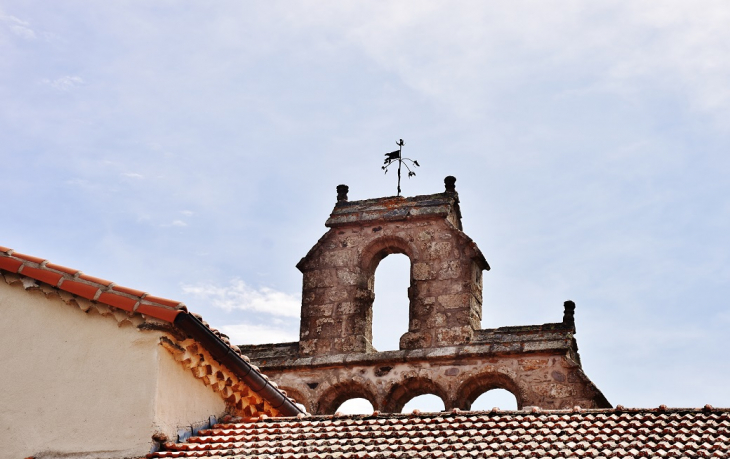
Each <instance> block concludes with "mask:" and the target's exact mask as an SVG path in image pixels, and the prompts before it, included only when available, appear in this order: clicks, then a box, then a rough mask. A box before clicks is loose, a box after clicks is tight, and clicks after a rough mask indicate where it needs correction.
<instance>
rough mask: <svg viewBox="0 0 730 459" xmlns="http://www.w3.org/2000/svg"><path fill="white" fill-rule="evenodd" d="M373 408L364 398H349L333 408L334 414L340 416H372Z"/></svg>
mask: <svg viewBox="0 0 730 459" xmlns="http://www.w3.org/2000/svg"><path fill="white" fill-rule="evenodd" d="M373 411H375V407H374V406H373V404H372V403H370V401H368V400H367V399H365V398H351V399H348V400H345V401H344V402H342V404H341V405H340V406H338V407H337V408H335V412H338V413H342V414H372V413H373Z"/></svg>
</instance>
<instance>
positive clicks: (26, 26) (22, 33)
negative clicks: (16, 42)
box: [0, 13, 36, 40]
mask: <svg viewBox="0 0 730 459" xmlns="http://www.w3.org/2000/svg"><path fill="white" fill-rule="evenodd" d="M0 21H2V22H4V23H6V24H8V28H9V29H10V30H11V31H12V32H13V33H14V34H15V35H17V36H19V37H21V38H25V39H28V40H32V39H34V38H36V34H35V32H34V31H33V29H31V28H30V23H28V22H26V21H23V20H21V19H18V18H16V17H15V16H9V15H4V14H2V13H0Z"/></svg>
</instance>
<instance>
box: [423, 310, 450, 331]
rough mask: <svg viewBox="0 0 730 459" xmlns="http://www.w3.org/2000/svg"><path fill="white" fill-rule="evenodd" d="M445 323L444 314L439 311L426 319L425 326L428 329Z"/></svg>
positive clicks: (439, 326)
mask: <svg viewBox="0 0 730 459" xmlns="http://www.w3.org/2000/svg"><path fill="white" fill-rule="evenodd" d="M445 325H446V315H444V314H441V313H436V314H433V315H432V316H431V317H429V318H428V320H427V321H426V327H427V328H430V329H434V328H441V327H443V326H445Z"/></svg>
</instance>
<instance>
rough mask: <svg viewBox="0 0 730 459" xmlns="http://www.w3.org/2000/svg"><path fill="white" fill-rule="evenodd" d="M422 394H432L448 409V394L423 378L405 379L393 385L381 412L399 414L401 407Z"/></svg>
mask: <svg viewBox="0 0 730 459" xmlns="http://www.w3.org/2000/svg"><path fill="white" fill-rule="evenodd" d="M424 394H434V395H436V396H437V397H439V398H440V399H441V400H442V401H443V402H444V407H445V409H447V410H448V409H449V408H450V407H449V406H448V404H449V396H448V394H449V392H448V391H447V390H446V389H445V388H444V387H442V386H441V385H440V384H438V383H436V382H435V381H433V380H432V379H430V378H427V377H423V376H412V377H406V378H404V379H403V380H402V381H400V382H399V383H397V384H395V385H394V386H393V388H392V389H391V390H390V392H389V393H388V397H387V398H386V400H387V401H386V403H385V406H384V407H383V411H384V412H386V413H400V412H401V410H403V407H404V406H405V404H406V403H408V402H409V401H410V400H411V399H413V398H414V397H418V396H419V395H424Z"/></svg>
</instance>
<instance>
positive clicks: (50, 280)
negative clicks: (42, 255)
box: [20, 265, 63, 287]
mask: <svg viewBox="0 0 730 459" xmlns="http://www.w3.org/2000/svg"><path fill="white" fill-rule="evenodd" d="M20 274H22V275H24V276H28V277H32V278H33V279H35V280H39V281H41V282H45V283H46V284H50V285H53V286H54V287H55V286H56V285H57V284H58V281H60V280H61V277H63V276H62V275H61V274H58V273H54V272H53V271H49V270H47V269H40V268H33V267H31V266H28V265H25V266H23V269H22V270H21V271H20Z"/></svg>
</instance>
